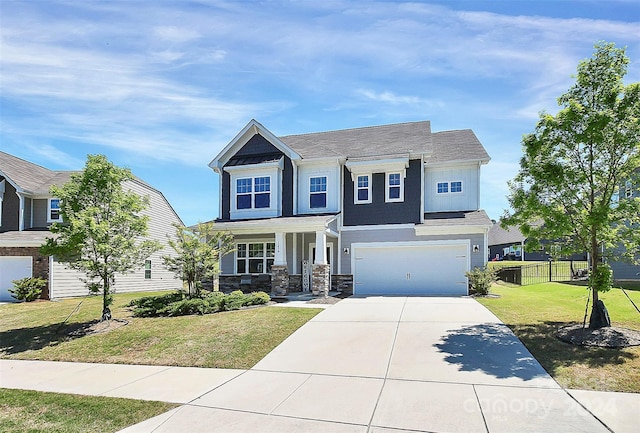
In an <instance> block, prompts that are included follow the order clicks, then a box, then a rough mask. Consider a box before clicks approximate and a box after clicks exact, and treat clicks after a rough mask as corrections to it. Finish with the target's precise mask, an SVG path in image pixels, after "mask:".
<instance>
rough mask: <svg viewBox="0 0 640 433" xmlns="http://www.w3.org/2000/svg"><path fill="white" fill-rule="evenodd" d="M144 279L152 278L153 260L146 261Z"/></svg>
mask: <svg viewBox="0 0 640 433" xmlns="http://www.w3.org/2000/svg"><path fill="white" fill-rule="evenodd" d="M144 279H145V280H150V279H151V260H145V261H144Z"/></svg>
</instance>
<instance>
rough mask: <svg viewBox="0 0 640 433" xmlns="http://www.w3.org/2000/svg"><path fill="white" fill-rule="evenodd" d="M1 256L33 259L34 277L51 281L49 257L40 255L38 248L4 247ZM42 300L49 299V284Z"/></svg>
mask: <svg viewBox="0 0 640 433" xmlns="http://www.w3.org/2000/svg"><path fill="white" fill-rule="evenodd" d="M0 256H21V257H29V256H30V257H32V258H33V262H32V263H33V272H32V274H33V276H34V277H40V278H44V279H45V280H47V282H48V281H49V257H48V256H43V255H42V254H40V249H39V248H38V247H2V248H0ZM40 299H49V284H47V285H46V286H45V288H44V290H42V294H41V295H40Z"/></svg>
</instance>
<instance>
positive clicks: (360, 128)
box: [278, 120, 431, 139]
mask: <svg viewBox="0 0 640 433" xmlns="http://www.w3.org/2000/svg"><path fill="white" fill-rule="evenodd" d="M418 123H431V121H430V120H416V121H413V122H400V123H386V124H384V125H368V126H359V127H354V128H344V129H333V130H331V131H317V132H305V133H302V134H287V135H280V136H278V138H280V139H282V138H284V137H303V136H305V135H318V134H330V133H334V132H348V131H358V130H363V129H374V128H384V127H386V126H400V125H415V124H418Z"/></svg>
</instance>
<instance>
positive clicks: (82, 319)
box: [0, 293, 321, 369]
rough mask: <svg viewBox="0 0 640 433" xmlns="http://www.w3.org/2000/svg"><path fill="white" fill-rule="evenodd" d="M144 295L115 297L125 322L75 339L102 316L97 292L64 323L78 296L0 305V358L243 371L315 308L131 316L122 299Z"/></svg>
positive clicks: (115, 309) (118, 313)
mask: <svg viewBox="0 0 640 433" xmlns="http://www.w3.org/2000/svg"><path fill="white" fill-rule="evenodd" d="M146 295H149V294H148V293H144V294H140V293H138V294H117V295H115V302H114V305H113V306H112V311H113V317H114V318H118V319H125V320H127V321H128V322H129V323H128V325H126V326H122V327H120V328H117V329H113V330H110V331H109V332H101V333H97V334H93V335H87V336H84V337H79V338H72V337H69V335H68V334H69V331H70V330H73V329H78V328H81V327H82V326H86V325H87V324H91V322H92V321H94V320H96V319H97V318H99V317H100V312H101V310H102V304H101V302H102V299H101V298H100V297H90V298H86V299H85V300H84V301H83V302H82V304H81V305H80V307H79V309H78V311H77V312H75V313H73V314H72V315H71V317H70V319H69V321H68V322H67V323H65V324H62V322H63V321H64V319H65V318H66V317H67V316H68V315H69V314H70V313H72V312H73V311H74V310H75V308H76V307H77V306H78V304H79V303H80V301H81V299H65V300H62V301H57V302H34V303H22V304H6V305H0V317H2V320H1V321H0V357H1V358H11V359H40V360H48V361H76V362H104V363H118V364H147V365H177V366H185V367H215V368H240V369H247V368H251V367H252V366H253V365H254V364H256V363H257V362H258V361H259V360H261V359H262V358H263V357H264V356H265V355H266V354H267V353H269V352H270V351H271V350H272V349H273V348H275V347H276V346H277V345H278V344H280V343H281V342H282V341H283V340H284V339H285V338H287V337H288V336H289V335H291V333H293V332H294V331H295V330H296V329H298V328H299V327H300V326H302V325H303V324H305V323H306V322H307V321H308V320H309V319H311V318H312V317H313V316H315V315H316V314H318V312H320V311H321V310H320V309H306V308H304V309H303V308H273V307H259V308H251V309H247V310H240V311H229V312H224V313H216V314H208V315H204V316H198V315H196V316H182V317H158V318H137V317H132V314H131V311H130V309H129V308H127V307H125V306H126V304H127V303H128V302H129V301H130V300H131V299H133V298H136V297H141V296H146ZM114 325H116V323H113V322H112V323H111V326H114ZM105 326H106V325H105Z"/></svg>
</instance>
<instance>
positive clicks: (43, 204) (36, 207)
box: [33, 198, 49, 228]
mask: <svg viewBox="0 0 640 433" xmlns="http://www.w3.org/2000/svg"><path fill="white" fill-rule="evenodd" d="M48 210H49V203H48V202H47V199H46V198H40V199H35V200H33V227H34V228H46V227H47V226H49V224H48V223H47V211H48Z"/></svg>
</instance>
